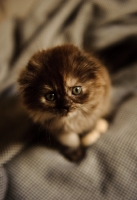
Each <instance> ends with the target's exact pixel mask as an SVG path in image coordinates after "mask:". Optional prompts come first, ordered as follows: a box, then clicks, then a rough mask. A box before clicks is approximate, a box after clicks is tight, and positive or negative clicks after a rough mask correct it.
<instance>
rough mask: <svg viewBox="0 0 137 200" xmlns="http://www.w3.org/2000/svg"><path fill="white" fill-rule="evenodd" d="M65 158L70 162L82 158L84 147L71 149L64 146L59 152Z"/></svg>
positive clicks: (78, 160) (84, 152)
mask: <svg viewBox="0 0 137 200" xmlns="http://www.w3.org/2000/svg"><path fill="white" fill-rule="evenodd" d="M61 153H62V154H63V155H64V156H65V158H67V159H68V160H69V161H71V162H76V163H78V162H80V161H82V160H83V158H84V157H85V154H86V149H85V148H84V147H79V148H77V149H71V148H68V147H64V148H63V149H62V152H61Z"/></svg>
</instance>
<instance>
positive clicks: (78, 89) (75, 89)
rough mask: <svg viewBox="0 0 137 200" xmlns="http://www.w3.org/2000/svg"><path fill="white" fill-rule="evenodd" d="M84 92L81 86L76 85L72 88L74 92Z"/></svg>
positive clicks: (75, 93) (76, 93)
mask: <svg viewBox="0 0 137 200" xmlns="http://www.w3.org/2000/svg"><path fill="white" fill-rule="evenodd" d="M81 92H82V88H81V87H80V86H76V87H73V88H72V94H74V95H78V94H80V93H81Z"/></svg>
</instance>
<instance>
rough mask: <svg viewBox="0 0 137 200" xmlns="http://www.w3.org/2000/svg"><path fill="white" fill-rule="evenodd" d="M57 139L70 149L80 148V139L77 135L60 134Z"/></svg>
mask: <svg viewBox="0 0 137 200" xmlns="http://www.w3.org/2000/svg"><path fill="white" fill-rule="evenodd" d="M57 139H58V141H59V142H60V143H61V144H62V145H64V146H67V147H70V148H77V147H79V146H80V139H79V136H78V135H77V134H76V133H63V134H59V135H58V137H57Z"/></svg>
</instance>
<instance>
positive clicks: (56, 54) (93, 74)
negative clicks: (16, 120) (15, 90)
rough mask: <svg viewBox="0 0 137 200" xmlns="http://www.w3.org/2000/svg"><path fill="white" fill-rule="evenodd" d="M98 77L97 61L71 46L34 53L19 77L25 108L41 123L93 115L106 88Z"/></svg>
mask: <svg viewBox="0 0 137 200" xmlns="http://www.w3.org/2000/svg"><path fill="white" fill-rule="evenodd" d="M101 73H102V65H101V64H100V63H99V61H98V60H96V59H95V58H94V57H93V56H91V55H90V56H89V55H88V54H86V53H84V52H83V51H80V50H79V49H78V48H77V47H75V46H73V45H63V46H58V47H55V48H52V49H48V50H43V51H40V52H37V53H36V54H35V55H33V57H32V58H31V59H30V61H29V63H28V64H27V66H26V68H25V69H24V70H23V71H22V72H21V75H20V77H19V85H20V88H21V93H22V97H23V102H24V105H25V106H26V108H27V109H28V110H29V112H30V113H31V114H34V115H35V116H36V115H37V116H38V113H39V118H43V119H46V118H48V117H49V118H50V117H51V118H52V117H53V118H54V117H56V116H61V117H65V116H67V115H69V114H71V113H73V112H76V110H79V111H80V110H83V112H89V110H91V112H92V110H94V109H95V108H96V106H97V105H98V104H99V102H100V99H99V98H102V96H103V95H104V92H102V91H103V88H105V87H106V86H105V85H106V82H105V78H104V77H103V76H102V75H101ZM36 118H37V117H36Z"/></svg>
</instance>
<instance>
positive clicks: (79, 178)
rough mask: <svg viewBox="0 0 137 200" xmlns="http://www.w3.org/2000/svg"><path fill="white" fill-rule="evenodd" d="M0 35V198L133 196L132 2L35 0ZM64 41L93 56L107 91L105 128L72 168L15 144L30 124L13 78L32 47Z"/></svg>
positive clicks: (136, 86) (135, 27)
mask: <svg viewBox="0 0 137 200" xmlns="http://www.w3.org/2000/svg"><path fill="white" fill-rule="evenodd" d="M0 36H1V37H0V52H1V53H0V150H1V152H2V153H1V152H0V161H1V168H0V200H2V199H6V200H12V199H15V200H16V199H17V200H22V199H30V200H31V199H33V200H35V199H40V200H42V199H43V200H45V199H46V200H48V199H49V200H52V199H60V200H61V199H62V200H63V199H80V200H90V199H95V200H96V199H97V200H98V199H104V200H106V199H108V200H110V199H111V200H115V199H117V200H121V199H124V200H131V199H132V200H135V199H137V189H136V188H137V176H136V174H137V106H136V105H137V56H136V55H137V53H136V52H137V1H136V0H114V1H110V0H105V1H102V0H84V1H83V0H75V1H73V0H66V1H64V0H46V1H44V0H39V1H38V0H36V1H35V3H34V4H33V6H32V7H31V9H30V10H29V12H28V13H27V14H26V15H25V17H23V18H18V17H15V16H14V17H13V18H12V17H11V18H10V19H9V18H6V19H5V20H3V21H2V22H1V24H0ZM64 43H72V44H74V45H76V46H78V47H80V48H82V49H85V50H87V51H89V52H90V51H93V52H94V53H95V54H97V56H98V57H99V58H100V59H102V62H104V63H105V64H106V65H107V66H108V69H109V70H110V75H111V79H112V86H113V93H112V99H113V107H114V108H113V109H114V110H115V116H114V118H113V120H112V122H111V123H110V127H109V130H108V131H107V133H106V134H104V135H103V136H102V137H101V138H100V139H99V140H98V141H97V142H96V143H95V144H94V145H92V146H91V147H89V149H88V151H87V154H86V157H85V158H84V160H83V161H82V162H81V163H79V164H75V163H71V162H69V161H68V160H66V159H65V158H64V157H63V156H62V155H61V154H60V153H59V152H58V151H55V150H52V149H49V148H47V147H45V146H41V145H40V144H39V142H38V143H37V145H36V146H30V147H28V146H27V147H26V146H25V143H24V140H23V136H24V135H26V134H28V133H29V130H30V127H31V126H33V123H32V122H31V120H30V119H29V118H28V116H27V114H26V113H25V112H24V110H23V108H22V106H21V104H20V99H19V96H18V89H17V83H16V80H17V77H18V73H19V71H20V70H21V69H22V68H23V67H24V66H25V65H26V63H27V61H28V60H29V58H30V56H31V55H32V54H33V53H34V52H36V51H37V50H40V49H43V48H44V49H46V48H49V47H53V46H55V45H60V44H64ZM48 140H49V143H50V138H48ZM4 146H6V147H7V148H6V149H5V150H4V151H2V147H4ZM4 196H5V198H4Z"/></svg>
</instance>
